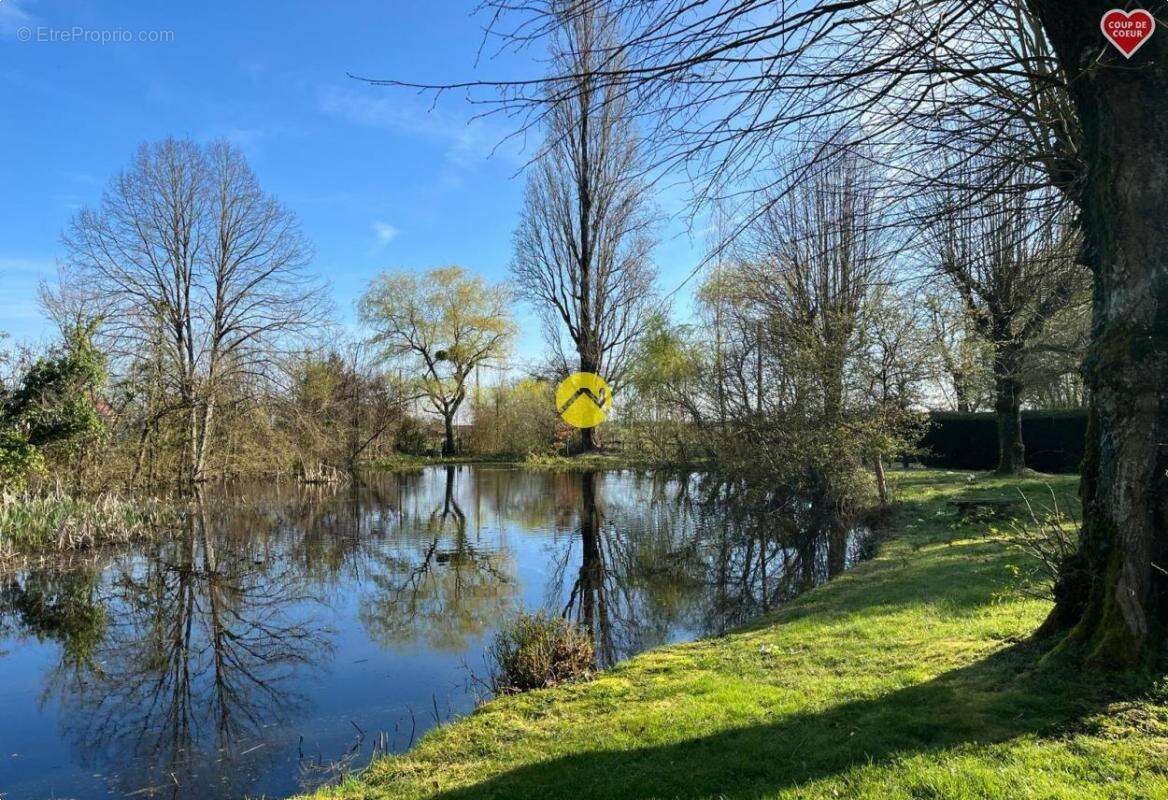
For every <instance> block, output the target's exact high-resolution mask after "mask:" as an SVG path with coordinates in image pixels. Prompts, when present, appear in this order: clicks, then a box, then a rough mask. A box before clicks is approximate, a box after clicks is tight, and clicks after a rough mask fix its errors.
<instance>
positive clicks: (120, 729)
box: [46, 502, 328, 798]
mask: <svg viewBox="0 0 1168 800" xmlns="http://www.w3.org/2000/svg"><path fill="white" fill-rule="evenodd" d="M238 533H239V531H238V525H237V524H236V525H232V524H226V525H223V524H219V525H213V524H212V523H211V520H210V514H209V512H208V510H207V507H206V505H205V504H203V503H202V502H196V504H195V510H194V513H192V514H191V516H190V520H189V523H188V525H187V526H186V528H185V529H184V530H183V531H182V533H181V535H179V536H178V537H176V538H175V539H174V540H173V541H170V542H167V543H164V544H160V545H158V546H157V547H156V548H154V549H153V551H152V552H149V553H148V554H147V555H146V557H145V558H141V559H139V558H135V559H131V560H127V561H123V562H121V563H119V564H117V565H115V566H114V568H113V572H114V575H113V577H112V579H110V578H107V580H106V584H105V586H106V592H107V596H105V597H104V598H102V599H101V603H102V606H103V607H104V608H105V609H107V611H105V612H104V613H103V614H102V615H101V616H104V617H105V624H104V626H103V629H102V631H101V633H100V635H96V636H89V635H74V644H73V645H72V646H69V645H67V646H66V648H65V652H66V653H67V654H68V653H70V652H73V653H79V652H80V651H81V649H82V643H84V645H85V649H86V657H85V658H66V659H65V660H63V661H62V663H61V664H60V665H59V666H58V668H57V669H56V670H55V672H54V673H53V675H52V676H51V678H50V681H49V683H48V688H47V691H46V697H48V696H56V697H58V698H59V700H60V702H61V703H62V704H63V705H64V706H65V713H64V716H63V719H64V726H65V729H66V730H65V735H66V736H67V737H68V738H69V739H71V740H72V741H73V742H74V746H75V748H76V749H77V751H78V753H79V754H80V756H81V759H82V761H83V763H85V764H88V765H95V766H102V765H116V768H117V769H116V772H115V773H114V774H113V775H111V776H110V778H111V780H112V781H114V782H115V783H116V784H117V785H118V788H119V789H120V790H122V791H138V790H141V789H144V788H147V787H151V786H153V787H154V788H153V791H152V792H151V794H153V795H154V796H159V795H163V796H171V797H176V798H177V797H187V796H194V795H199V796H203V795H208V794H211V793H210V792H208V789H207V787H209V786H216V785H217V786H218V789H219V791H218V792H215V794H220V795H222V796H239V795H240V794H242V792H239V791H237V790H236V788H235V787H233V786H232V781H233V780H239V781H241V782H244V783H246V782H247V781H248V780H250V779H251V776H252V774H253V772H254V770H255V769H256V764H255V763H254V756H253V757H252V758H250V759H248V761H249V764H248V768H247V769H240V768H238V767H237V765H236V764H235V762H236V760H237V756H238V755H239V754H241V753H244V752H246V751H247V750H248V748H250V747H252V746H253V744H255V743H257V742H260V741H262V740H263V729H264V728H265V727H268V726H271V725H273V724H276V723H278V722H280V721H282V720H284V719H287V717H288V715H289V714H292V713H295V709H296V704H297V701H298V695H297V692H296V691H295V689H294V688H293V683H294V682H295V679H296V677H297V672H298V671H299V670H300V669H301V668H303V667H304V666H305V665H308V664H311V663H313V662H316V661H319V660H320V659H321V658H322V656H325V655H326V654H327V650H328V643H327V638H326V633H327V631H325V630H323V629H322V628H320V627H318V626H316V625H314V624H313V623H312V621H311V619H310V616H309V615H308V614H307V613H303V612H302V613H300V614H290V613H289V610H290V609H292V608H293V607H295V606H298V605H300V604H301V603H302V602H305V601H311V600H312V597H311V595H310V593H308V592H307V591H306V587H305V585H304V582H303V580H302V578H301V577H300V575H301V573H300V571H299V570H298V569H296V567H295V565H294V564H291V563H289V561H288V560H287V559H285V558H281V557H279V556H273V554H272V553H264V552H261V551H260V550H259V549H257V548H255V547H254V546H253V543H254V539H251V538H250V537H247V536H240V535H237V534H238ZM90 616H92V615H90ZM82 618H83V619H84V618H85V617H84V616H83V617H82Z"/></svg>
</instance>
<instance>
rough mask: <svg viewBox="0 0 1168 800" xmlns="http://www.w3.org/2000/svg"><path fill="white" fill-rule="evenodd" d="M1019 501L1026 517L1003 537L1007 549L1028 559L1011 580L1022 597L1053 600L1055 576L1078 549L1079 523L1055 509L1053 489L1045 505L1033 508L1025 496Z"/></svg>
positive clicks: (1056, 503) (1056, 505)
mask: <svg viewBox="0 0 1168 800" xmlns="http://www.w3.org/2000/svg"><path fill="white" fill-rule="evenodd" d="M1048 488H1049V487H1048ZM1022 501H1023V502H1024V503H1025V504H1026V516H1025V517H1024V518H1023V519H1022V520H1020V521H1015V522H1013V523H1011V525H1010V530H1009V531H1008V532H1007V537H1006V540H1007V542H1008V543H1009V544H1010V546H1011V547H1013V548H1014V549H1016V550H1019V551H1021V552H1023V553H1025V554H1026V555H1027V556H1028V560H1027V564H1026V565H1025V566H1023V567H1014V568H1013V573H1014V578H1015V579H1016V580H1017V581H1018V583H1019V584H1020V585H1021V588H1022V590H1023V592H1024V593H1025V594H1029V595H1031V596H1035V597H1039V598H1041V599H1043V600H1054V599H1057V598H1056V597H1055V596H1054V588H1055V584H1056V582H1057V581H1058V578H1059V574H1060V573H1061V571H1062V570H1063V569H1064V568H1065V567H1066V565H1067V564H1068V562H1069V561H1070V559H1071V558H1072V557H1073V556H1074V554H1075V552H1076V551H1077V549H1078V541H1079V523H1078V522H1077V521H1076V520H1075V519H1074V518H1073V517H1068V516H1067V515H1065V514H1063V512H1062V511H1061V510H1060V509H1059V505H1058V499H1057V498H1056V497H1055V494H1054V491H1053V490H1051V492H1050V505H1049V506H1040V507H1039V508H1037V509H1036V508H1035V506H1034V504H1033V503H1031V502H1030V498H1028V497H1027V496H1026V495H1022Z"/></svg>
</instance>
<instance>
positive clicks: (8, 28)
mask: <svg viewBox="0 0 1168 800" xmlns="http://www.w3.org/2000/svg"><path fill="white" fill-rule="evenodd" d="M23 5H24V3H23V0H0V36H4V37H9V36H15V35H16V34H17V32H18V31H19V30H20V29H21V28H30V27H32V25H33V23H34V22H35V21H36V18H35V17H34V16H33V15H32V14H30V13H28V11H26V10H25V9H24V8H22V6H23Z"/></svg>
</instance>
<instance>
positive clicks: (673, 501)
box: [549, 472, 866, 667]
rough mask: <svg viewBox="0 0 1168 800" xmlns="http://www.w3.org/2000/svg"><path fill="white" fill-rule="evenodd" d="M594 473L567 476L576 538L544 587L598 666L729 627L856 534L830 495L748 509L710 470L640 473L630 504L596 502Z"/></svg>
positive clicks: (819, 572) (832, 571)
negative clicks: (588, 638)
mask: <svg viewBox="0 0 1168 800" xmlns="http://www.w3.org/2000/svg"><path fill="white" fill-rule="evenodd" d="M596 478H597V476H596V473H593V472H583V473H580V474H579V475H578V477H577V480H578V483H577V487H578V497H577V499H576V503H577V507H578V512H577V514H576V518H575V521H574V522H575V526H576V531H577V532H578V537H577V538H576V539H575V540H574V541H573V542H572V544H571V545H570V547H569V549H568V551H567V552H565V553H563V554H562V555H561V557H560V559H559V565H558V568H557V570H556V571H555V573H554V578H553V583H552V586H551V587H550V591H549V594H550V595H553V596H555V595H559V596H562V597H566V600H565V602H564V605H563V607H562V613H563V615H564V616H565V617H567V618H569V619H573V620H575V621H576V622H577V623H579V624H580V625H581V626H583V627H584V628H585V629H586V630H589V631H591V633H592V636H593V642H594V645H595V648H596V654H597V662H598V666H601V667H603V666H609V665H611V664H613V663H615V662H617V661H619V660H621V659H623V658H627V657H629V656H631V655H633V654H635V653H637V652H640V651H642V650H645V649H647V648H649V647H653V646H656V645H659V644H662V643H665V642H668V641H671V640H676V639H684V638H692V636H693V635H695V634H697V635H703V636H708V635H717V634H721V633H724V632H726V631H728V630H730V629H732V628H734V627H738V626H740V625H742V624H744V623H746V622H747V621H749V620H751V619H754V618H755V617H757V616H759V615H760V614H763V613H765V612H767V611H769V610H770V609H772V608H774V607H775V606H777V605H779V604H781V603H783V602H785V601H787V600H789V599H791V598H793V597H795V596H796V595H798V594H800V593H801V592H803V591H806V590H807V589H809V588H811V587H813V586H815V585H818V584H819V583H822V582H824V581H825V580H828V579H829V578H831V577H834V576H835V575H836V574H838V573H839V572H840V571H842V570H843V569H845V568H846V567H848V566H850V565H851V564H852V563H853V562H854V561H855V560H856V559H857V558H858V557H859V556H860V555H861V553H860V548H861V546H862V542H863V541H864V539H865V538H866V536H865V535H866V531H864V530H857V529H855V528H854V527H853V526H852V524H851V522H850V521H849V520H847V519H844V518H841V517H840V516H839V514H838V513H837V512H836V511H835V510H834V509H833V508H832V506H831V504H830V503H812V502H810V501H807V500H804V499H801V498H792V499H791V500H790V502H788V503H785V504H783V506H781V507H777V508H776V507H770V508H765V509H759V508H752V507H751V506H749V505H747V504H745V503H743V502H741V498H738V497H737V496H736V494H735V490H734V487H733V486H732V485H729V484H726V483H722V482H720V481H718V480H716V479H712V478H710V477H709V476H705V477H702V476H693V475H686V474H682V475H679V476H674V477H673V478H672V479H668V480H667V479H664V478H663V477H662V476H661V475H660V474H658V475H654V476H652V477H650V478H646V479H645V480H647V481H649V482H650V484H651V485H650V486H649V487H647V488H646V489H645V490H642V491H639V492H634V493H632V494H633V495H634V496H635V497H636V498H637V500H638V501H639V502H638V503H637V504H636V505H631V504H630V503H629V502H628V501H627V496H626V497H618V498H616V500H615V502H613V503H606V502H604V500H603V499H602V498H600V497H599V495H600V491H599V488H598V486H597V479H596ZM577 541H578V544H576V542H577ZM572 548H578V550H579V555H578V562H575V560H574V558H573V553H572V552H571V549H572ZM573 563H578V566H576V567H575V568H574V569H573V568H572V566H571V565H572V564H573Z"/></svg>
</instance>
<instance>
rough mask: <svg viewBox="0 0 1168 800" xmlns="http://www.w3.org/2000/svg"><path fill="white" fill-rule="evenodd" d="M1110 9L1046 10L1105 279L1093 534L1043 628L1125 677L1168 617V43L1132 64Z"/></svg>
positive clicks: (1087, 490) (1093, 440)
mask: <svg viewBox="0 0 1168 800" xmlns="http://www.w3.org/2000/svg"><path fill="white" fill-rule="evenodd" d="M1111 5H1112V3H1111V2H1085V0H1071V1H1070V2H1068V0H1037V2H1036V6H1037V7H1038V9H1039V13H1040V14H1041V16H1042V19H1043V24H1044V26H1045V27H1046V28H1047V31H1048V33H1049V34H1050V36H1051V40H1052V42H1053V44H1054V45H1055V47H1056V50H1057V51H1058V54H1059V57H1060V60H1061V61H1062V63H1063V64H1064V65H1065V66H1066V68H1067V69H1068V72H1069V73H1070V74H1069V78H1070V87H1071V94H1072V97H1073V99H1074V102H1075V105H1076V108H1077V110H1078V113H1079V117H1080V122H1081V125H1082V131H1083V141H1082V147H1081V152H1082V158H1083V161H1084V163H1085V164H1086V175H1085V177H1084V180H1083V181H1082V184H1081V189H1080V190H1079V193H1078V199H1079V201H1080V205H1081V208H1082V227H1083V232H1084V235H1085V239H1086V247H1085V249H1084V256H1085V260H1086V261H1087V263H1088V264H1089V265H1090V267H1091V269H1092V270H1093V272H1094V276H1095V293H1094V320H1093V330H1092V342H1091V346H1090V349H1089V352H1088V356H1087V361H1086V364H1085V367H1084V369H1085V374H1086V378H1087V383H1088V386H1089V387H1090V394H1091V410H1090V423H1089V426H1088V442H1087V452H1086V456H1085V458H1084V463H1083V478H1082V485H1081V490H1080V491H1081V495H1082V501H1083V530H1082V534H1081V540H1080V546H1079V551H1078V554H1077V555H1076V556H1075V557H1074V558H1073V559H1072V560H1071V563H1069V564H1067V565H1065V566H1064V570H1063V574H1062V577H1061V579H1060V581H1059V584H1058V586H1057V588H1056V594H1057V598H1058V600H1057V603H1056V607H1055V609H1054V611H1053V612H1052V614H1051V616H1050V617H1049V619H1048V620H1047V623H1046V625H1045V626H1044V631H1043V632H1050V631H1052V630H1057V629H1062V630H1069V631H1070V636H1069V639H1068V642H1069V643H1073V644H1080V645H1083V646H1084V647H1085V649H1086V652H1087V654H1088V655H1089V656H1090V658H1091V661H1092V662H1093V663H1095V664H1098V665H1104V666H1115V667H1124V666H1128V665H1132V664H1134V663H1136V662H1138V661H1140V660H1141V659H1144V658H1147V657H1153V658H1155V657H1158V656H1162V655H1163V654H1164V644H1165V620H1166V617H1168V573H1165V572H1164V571H1163V570H1164V569H1168V546H1166V545H1168V225H1166V224H1165V220H1168V114H1165V113H1164V110H1163V104H1164V100H1165V98H1168V36H1166V35H1165V32H1164V31H1158V32H1156V33H1155V34H1154V35H1153V37H1152V39H1151V40H1150V41H1149V42H1148V43H1147V44H1145V45H1144V47H1143V48H1142V49H1141V50H1140V51H1139V52H1138V53H1136V54H1135V55H1134V56H1133V57H1132V58H1131V59H1130V60H1129V61H1125V60H1124V59H1123V58H1122V57H1121V56H1119V54H1118V53H1117V52H1115V51H1114V50H1113V49H1111V48H1110V46H1109V45H1106V44H1105V43H1104V40H1103V38H1102V36H1101V35H1100V33H1099V30H1098V25H1099V20H1100V17H1101V16H1102V14H1103V13H1104V11H1106V10H1107V9H1108V8H1109V7H1110V6H1111ZM1100 50H1105V51H1106V52H1105V53H1104V55H1103V57H1102V59H1098V60H1097V56H1098V54H1099V51H1100Z"/></svg>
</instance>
